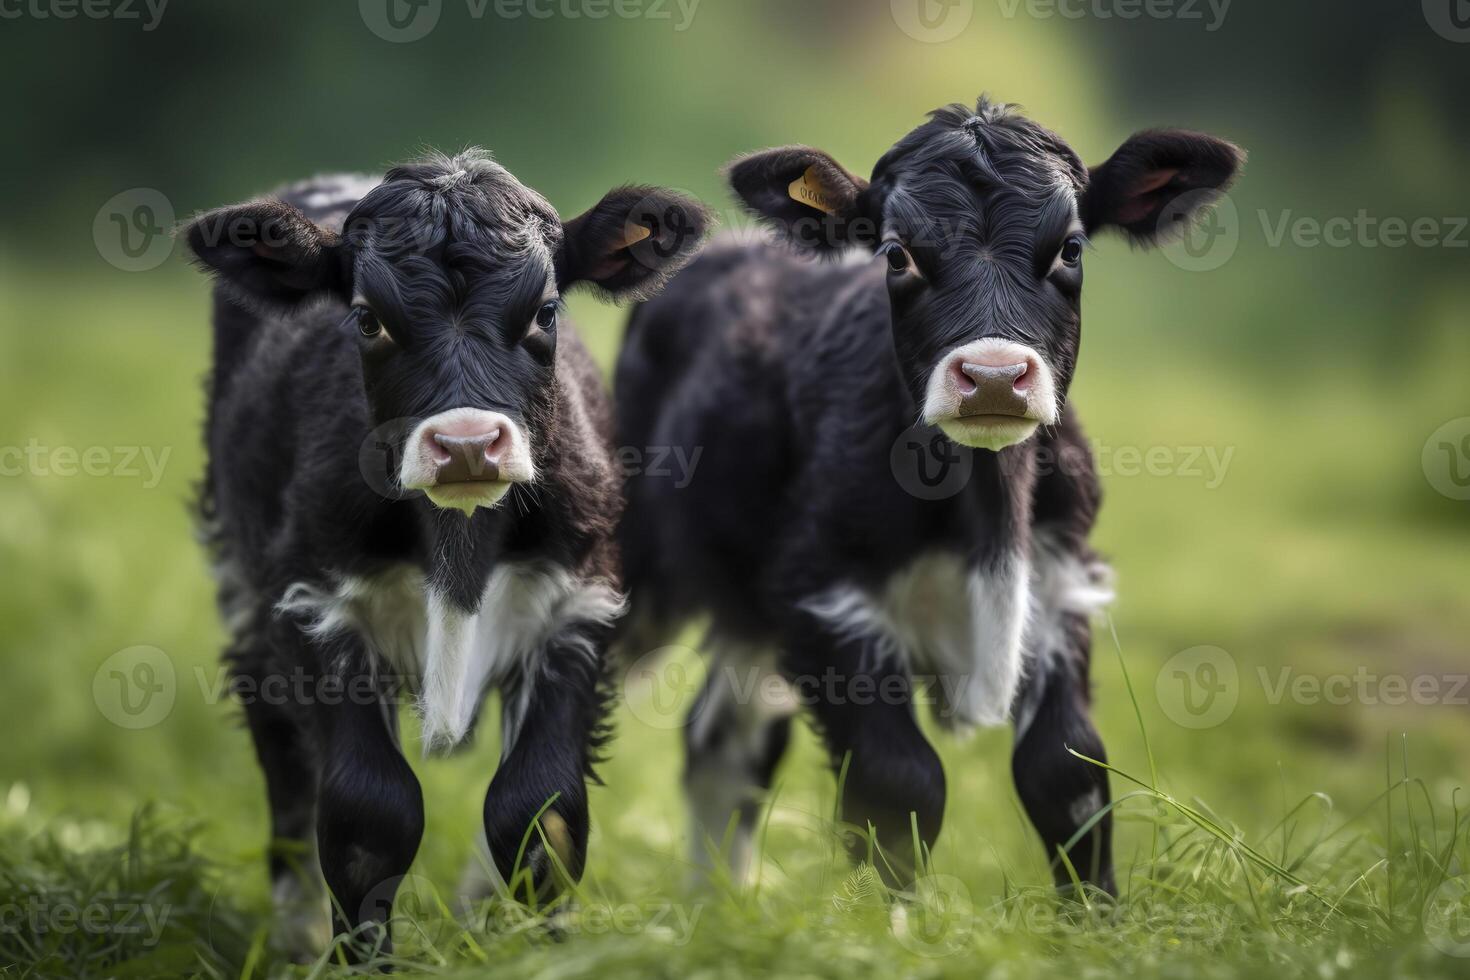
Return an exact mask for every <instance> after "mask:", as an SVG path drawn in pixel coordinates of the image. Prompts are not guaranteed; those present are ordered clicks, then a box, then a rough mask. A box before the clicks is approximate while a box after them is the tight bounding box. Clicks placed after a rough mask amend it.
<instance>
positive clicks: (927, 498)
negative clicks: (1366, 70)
mask: <svg viewBox="0 0 1470 980" xmlns="http://www.w3.org/2000/svg"><path fill="white" fill-rule="evenodd" d="M1241 159H1242V155H1241V153H1240V151H1239V150H1237V149H1236V148H1235V147H1233V146H1231V145H1230V144H1228V143H1225V142H1223V141H1221V140H1217V139H1214V138H1212V137H1209V136H1204V135H1201V134H1197V133H1189V132H1183V131H1178V130H1159V131H1153V132H1148V133H1142V134H1139V135H1137V136H1134V137H1133V138H1131V139H1130V140H1128V141H1127V142H1126V143H1125V144H1124V145H1123V146H1122V148H1120V149H1119V150H1118V151H1117V153H1115V154H1114V155H1113V157H1112V158H1111V159H1110V160H1108V161H1107V162H1106V163H1105V164H1103V165H1102V166H1100V167H1094V168H1092V169H1090V170H1089V169H1088V168H1087V167H1085V166H1083V165H1082V162H1081V161H1080V160H1079V159H1078V157H1077V155H1076V154H1075V153H1074V152H1073V151H1072V149H1071V148H1070V147H1068V146H1067V144H1066V143H1064V142H1063V141H1062V140H1061V139H1060V138H1058V137H1057V136H1055V135H1054V134H1052V133H1050V132H1049V131H1047V130H1045V129H1043V128H1042V127H1040V126H1038V125H1036V124H1035V123H1033V122H1030V121H1028V120H1027V119H1025V118H1023V117H1022V116H1021V115H1019V114H1018V113H1017V112H1016V111H1014V110H1013V109H1012V108H1010V107H1008V106H1002V105H995V104H992V103H990V102H988V101H986V100H984V99H982V100H981V101H980V102H979V104H978V105H976V106H975V107H974V108H973V109H971V108H970V107H967V106H962V105H952V106H948V107H945V108H942V109H939V110H937V111H936V112H934V113H933V114H932V116H931V119H930V121H929V122H927V123H925V124H924V125H922V126H919V127H918V128H917V129H915V130H914V131H913V132H911V133H909V134H908V135H907V136H905V137H904V138H903V139H901V140H900V141H899V142H898V143H897V144H896V145H895V146H894V147H893V148H892V149H891V150H889V151H888V152H887V153H886V154H885V155H884V156H883V158H882V159H881V160H879V161H878V163H877V165H876V166H875V167H874V169H873V175H872V179H871V180H867V181H865V180H862V179H861V178H858V177H856V176H853V175H852V174H850V173H849V172H848V171H847V170H845V169H844V168H842V167H841V166H840V165H838V164H837V163H836V161H834V160H832V158H830V157H829V156H827V155H826V154H824V153H821V152H820V151H817V150H813V149H809V148H806V147H789V148H785V149H779V150H770V151H766V152H763V153H757V154H754V155H751V156H748V157H745V158H743V159H740V160H737V161H736V162H735V163H734V164H732V165H731V167H730V169H729V179H730V183H731V185H732V186H733V188H734V189H735V192H736V194H737V195H738V196H739V197H740V199H741V200H742V201H743V202H744V203H745V205H746V206H747V207H749V208H750V209H751V210H752V211H753V212H754V213H755V214H756V215H757V216H758V217H760V218H762V219H763V220H765V221H766V222H767V223H769V224H771V225H772V226H774V227H775V228H777V229H778V230H779V231H780V232H782V233H783V236H784V237H785V238H787V239H789V243H788V244H790V245H792V246H794V248H795V250H796V251H797V252H801V251H804V252H806V253H808V254H817V255H827V254H833V255H836V254H839V253H842V260H841V261H834V262H816V261H811V260H810V259H809V258H804V257H802V256H801V255H798V254H794V253H793V250H792V249H791V248H784V247H777V246H775V245H771V244H766V243H759V244H735V243H728V244H722V245H718V246H713V247H711V248H709V249H707V250H706V251H705V252H704V254H703V255H701V256H700V258H699V259H698V260H697V261H696V262H694V263H693V264H692V265H691V266H690V267H689V268H688V269H687V270H686V271H685V272H683V273H682V274H681V275H680V276H679V278H678V279H677V280H676V281H675V282H674V283H673V285H672V286H671V287H670V288H669V289H668V290H667V291H666V292H665V293H664V294H663V295H662V296H660V297H659V298H658V299H655V300H653V301H651V302H648V303H645V304H643V305H642V306H641V307H639V308H638V309H637V310H636V311H635V313H634V314H633V316H632V318H631V321H630V323H629V327H628V336H627V341H626V344H625V346H624V349H623V352H622V356H621V359H620V361H619V364H618V370H617V377H616V397H617V407H618V418H619V425H620V432H619V439H620V441H621V442H623V443H625V444H628V445H661V446H672V447H677V448H679V449H682V450H683V451H684V452H685V453H686V454H689V453H692V452H693V451H695V449H698V450H699V451H701V453H702V455H701V456H700V460H701V464H700V468H699V469H698V471H697V473H696V474H695V475H694V478H693V480H692V482H690V483H689V485H688V486H687V487H686V488H682V489H681V488H678V487H675V486H674V485H673V483H672V482H671V481H667V480H660V479H654V478H651V477H647V476H643V477H637V478H634V479H631V480H629V481H628V482H627V493H628V509H627V512H626V514H625V517H624V521H623V524H622V531H621V537H622V542H623V546H624V560H625V570H626V573H627V582H628V586H629V594H630V597H631V600H632V602H633V604H634V608H633V614H634V617H635V620H634V621H635V622H636V623H637V624H638V626H637V629H636V630H634V631H633V632H632V634H631V635H634V636H639V637H655V636H656V635H657V633H658V632H659V631H660V630H665V629H669V628H672V627H673V626H674V625H675V624H676V623H678V622H679V621H681V620H683V619H685V618H687V617H689V616H692V615H694V614H696V613H699V612H707V613H708V614H709V615H710V617H711V619H712V625H711V639H712V643H711V646H712V647H713V648H714V649H715V650H716V651H717V655H716V660H715V663H714V664H713V665H712V667H711V670H712V671H713V672H714V674H716V675H720V674H723V673H728V672H731V671H733V672H734V674H735V675H740V674H741V672H742V671H747V670H748V668H746V667H744V666H743V664H746V663H749V662H750V660H751V656H752V654H751V653H750V651H767V652H775V654H776V660H777V662H778V664H779V670H780V671H781V673H782V674H784V675H785V677H786V679H787V681H788V682H790V683H791V684H792V685H793V687H794V688H795V690H797V691H798V692H805V693H807V694H808V695H810V696H808V697H802V698H799V699H798V700H800V701H803V702H806V703H809V704H810V707H811V709H812V713H813V716H814V718H815V720H816V722H817V723H818V725H819V728H820V730H821V731H822V733H823V735H824V737H825V739H826V742H827V746H828V749H829V750H830V753H831V758H832V764H833V767H834V769H836V768H840V767H842V766H843V765H846V782H845V785H844V795H843V811H844V817H845V820H846V822H847V823H848V824H850V825H855V827H856V828H858V829H859V830H865V829H866V828H868V827H872V828H873V829H875V830H876V832H877V838H878V841H879V844H880V845H881V846H882V847H883V849H884V850H885V851H886V860H885V861H881V862H880V867H883V868H886V867H892V868H893V869H894V870H895V871H896V872H897V876H898V877H899V878H903V877H906V876H907V874H908V873H910V871H911V868H912V865H913V862H914V861H915V859H916V857H917V856H916V855H914V854H913V853H912V852H913V847H912V844H911V841H912V839H913V829H914V828H917V831H918V838H919V840H920V841H921V842H923V843H925V844H928V843H932V841H933V840H934V839H935V837H936V836H937V835H938V833H939V828H940V823H941V820H942V817H943V810H944V774H943V772H942V771H941V769H940V765H939V761H938V758H937V757H936V756H935V754H934V751H933V750H932V749H931V748H930V746H929V744H928V743H927V741H926V740H925V738H924V736H923V734H922V733H921V732H920V730H919V727H918V722H917V719H916V717H915V712H914V703H915V701H916V700H917V693H918V691H919V690H920V689H921V688H923V689H926V690H927V691H928V692H929V693H930V694H931V695H932V697H929V698H927V700H931V701H932V702H933V703H934V706H935V714H936V716H937V718H938V720H939V721H940V723H942V724H944V725H946V726H952V727H960V728H963V727H968V726H973V725H991V724H1000V723H1003V722H1005V721H1007V720H1010V721H1012V722H1013V723H1014V725H1015V727H1016V747H1015V763H1014V767H1015V776H1016V782H1017V786H1018V789H1019V792H1020V796H1021V800H1022V802H1023V804H1024V805H1025V807H1026V811H1027V813H1028V814H1030V816H1031V819H1032V821H1033V822H1034V823H1035V825H1036V827H1037V829H1038V831H1039V832H1040V834H1041V837H1042V839H1043V842H1044V843H1045V845H1046V847H1047V849H1048V852H1049V854H1050V855H1051V856H1052V857H1053V859H1054V863H1053V866H1054V868H1055V869H1056V875H1057V880H1058V881H1059V882H1065V881H1066V880H1067V872H1066V868H1065V865H1064V864H1063V863H1062V862H1061V861H1060V860H1059V857H1058V854H1057V852H1058V849H1059V848H1061V847H1063V846H1064V845H1066V844H1067V843H1068V842H1069V841H1071V839H1072V837H1073V836H1074V835H1076V834H1077V833H1078V831H1079V830H1080V828H1082V827H1083V826H1084V825H1085V824H1086V823H1087V821H1088V820H1089V819H1090V818H1092V817H1093V816H1094V815H1096V814H1097V813H1098V812H1099V810H1102V809H1103V808H1104V807H1106V806H1107V803H1108V787H1107V781H1106V779H1105V778H1104V775H1103V773H1102V772H1101V771H1099V770H1098V769H1097V768H1096V767H1093V766H1090V765H1089V764H1087V763H1085V762H1081V761H1079V760H1078V759H1076V758H1075V757H1074V756H1072V755H1071V754H1070V753H1068V751H1067V749H1068V748H1069V747H1070V748H1074V749H1077V750H1078V751H1081V752H1083V753H1085V754H1088V755H1090V756H1093V757H1095V758H1101V757H1102V754H1103V749H1102V744H1101V741H1100V740H1099V738H1098V735H1097V732H1096V731H1095V730H1094V728H1093V726H1092V723H1091V721H1090V720H1089V718H1088V661H1089V628H1088V617H1089V615H1090V613H1091V612H1092V611H1093V610H1094V609H1096V608H1097V607H1098V606H1099V605H1100V604H1101V603H1102V602H1104V601H1106V599H1107V597H1108V593H1107V588H1106V576H1105V573H1106V569H1104V568H1103V567H1102V566H1101V565H1100V563H1099V562H1098V561H1097V560H1096V558H1095V556H1094V555H1093V554H1092V552H1091V551H1090V549H1089V548H1088V545H1087V537H1088V532H1089V530H1090V529H1091V527H1092V523H1093V518H1094V515H1095V513H1096V510H1097V504H1098V498H1099V490H1098V482H1097V477H1096V474H1095V471H1094V468H1093V465H1092V460H1091V457H1090V455H1089V453H1088V451H1087V446H1086V443H1085V440H1084V439H1083V436H1082V432H1081V428H1080V427H1079V425H1078V423H1077V420H1076V417H1075V415H1074V414H1073V413H1072V411H1071V410H1070V409H1069V408H1066V407H1065V401H1066V394H1067V391H1068V387H1069V385H1070V383H1071V380H1072V375H1073V370H1074V368H1075V365H1076V360H1077V354H1078V348H1079V342H1080V338H1081V290H1082V253H1083V251H1084V246H1085V243H1086V240H1087V236H1088V235H1090V234H1093V233H1095V232H1098V231H1100V230H1102V229H1105V228H1110V227H1111V228H1117V229H1121V230H1122V231H1124V232H1125V233H1127V234H1128V235H1129V236H1130V237H1131V238H1132V239H1133V240H1134V241H1135V242H1138V243H1143V244H1147V243H1149V242H1152V241H1154V240H1155V239H1156V238H1157V237H1159V236H1160V235H1161V234H1167V233H1168V232H1170V231H1172V230H1173V229H1174V228H1176V227H1178V226H1179V225H1180V224H1182V222H1183V221H1186V220H1188V219H1189V218H1190V217H1192V216H1193V213H1194V212H1195V211H1196V210H1197V209H1198V207H1199V206H1201V205H1203V204H1206V203H1208V202H1209V201H1210V200H1211V199H1212V196H1213V195H1215V194H1217V193H1218V192H1219V191H1220V190H1221V189H1222V188H1223V187H1224V186H1226V185H1227V184H1228V183H1229V181H1230V180H1231V179H1232V177H1233V176H1234V174H1235V171H1236V169H1237V168H1238V166H1239V164H1240V162H1241ZM1188 192H1197V193H1188ZM1181 195H1185V196H1183V197H1181ZM1180 202H1187V205H1188V206H1184V205H1183V204H1181V203H1180ZM865 256H873V258H865ZM824 678H827V679H828V680H824ZM712 683H715V682H712ZM718 683H719V684H720V685H722V686H724V687H729V686H732V685H730V683H729V682H727V681H720V682H718ZM741 689H743V690H746V691H747V692H749V691H752V690H755V691H759V690H761V688H760V687H759V686H755V687H752V686H750V685H745V686H743V687H742V688H741ZM770 707H771V706H770V705H763V704H761V703H759V698H758V697H757V698H752V697H749V696H747V697H746V698H745V699H744V700H743V701H739V700H738V699H737V701H736V702H735V703H731V704H726V705H724V707H723V709H722V711H721V712H720V713H719V714H718V715H717V716H716V717H715V718H713V719H712V718H708V717H706V713H705V712H701V713H700V714H699V715H698V716H697V717H696V718H695V719H694V720H693V722H692V725H694V726H696V727H698V728H700V729H701V738H700V739H691V755H690V767H691V771H697V770H699V769H700V768H701V767H707V766H708V765H709V761H708V759H707V755H708V753H707V752H706V751H705V750H704V749H703V748H702V746H704V745H706V744H730V742H731V740H730V739H728V738H725V739H722V738H721V736H720V733H719V732H718V731H709V730H708V729H710V728H711V727H712V726H715V725H716V723H718V725H719V726H724V727H725V728H728V729H729V730H730V731H736V732H738V731H745V730H750V729H754V730H759V726H756V725H753V724H752V723H751V722H750V721H749V720H748V719H749V718H752V717H754V718H759V717H762V716H763V713H764V715H768V714H769V713H770V711H769V709H770ZM742 715H744V716H746V718H747V720H744V721H742V720H741V717H742ZM738 744H740V745H744V746H746V748H745V749H744V762H743V764H740V765H737V764H732V763H730V762H729V761H728V760H725V761H723V762H722V765H723V768H724V771H731V772H744V773H746V774H747V776H746V777H745V782H744V788H743V791H742V792H738V793H730V792H728V791H727V792H726V794H725V796H723V797H720V798H715V797H712V796H710V795H708V794H706V796H705V798H703V799H695V800H694V801H692V802H693V808H694V811H695V816H696V821H697V823H696V827H695V830H694V836H695V850H696V853H699V852H702V851H703V850H704V846H705V840H707V839H709V838H713V839H714V840H719V839H720V837H721V834H722V831H723V829H724V826H725V820H726V819H727V815H728V814H729V813H730V812H731V801H732V800H734V801H740V802H741V804H742V805H743V806H746V807H747V809H748V800H749V798H750V796H751V795H752V794H753V793H754V792H756V791H757V790H758V788H759V786H760V785H762V784H763V782H768V781H769V771H770V768H771V766H773V765H774V761H773V760H771V759H770V758H769V756H768V755H762V753H765V752H768V748H769V743H768V742H766V741H762V740H761V739H746V740H744V741H743V742H739V743H738ZM688 783H689V785H690V786H691V789H695V790H698V789H699V788H700V787H701V786H704V785H707V781H706V782H704V783H702V782H699V781H696V780H689V781H688ZM911 815H912V816H911ZM748 825H749V821H748V819H747V820H745V821H744V826H746V827H747V828H748ZM1110 827H1111V824H1110V821H1109V820H1108V819H1107V818H1104V819H1102V820H1101V821H1100V822H1099V823H1097V824H1096V826H1094V827H1093V828H1092V829H1091V830H1090V831H1089V832H1088V833H1087V834H1085V835H1083V836H1082V837H1081V838H1080V839H1079V840H1078V841H1077V842H1076V843H1075V844H1074V845H1073V846H1072V848H1071V850H1070V852H1069V854H1068V858H1069V860H1070V861H1071V862H1072V864H1073V865H1074V866H1075V868H1076V870H1077V872H1078V873H1079V874H1081V875H1082V876H1084V877H1085V878H1086V879H1087V880H1089V881H1091V882H1093V883H1095V884H1097V885H1099V886H1101V887H1102V888H1105V889H1109V890H1111V889H1112V888H1113V887H1114V883H1113V868H1112V858H1111V855H1110V853H1109V850H1110V848H1109V835H1110ZM855 846H857V847H859V848H861V846H862V845H861V842H860V841H858V842H855Z"/></svg>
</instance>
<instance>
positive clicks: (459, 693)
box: [277, 564, 623, 751]
mask: <svg viewBox="0 0 1470 980" xmlns="http://www.w3.org/2000/svg"><path fill="white" fill-rule="evenodd" d="M277 609H279V610H281V611H284V612H300V613H305V614H306V615H308V616H309V617H310V618H311V620H312V623H311V626H310V627H309V630H310V632H311V633H312V634H313V635H317V636H325V635H329V634H331V633H334V632H337V631H339V630H343V629H352V630H355V631H356V632H358V633H359V634H360V635H361V636H362V637H363V638H364V639H365V640H366V641H367V643H368V646H369V648H370V649H371V650H372V652H373V654H374V655H375V656H376V657H377V658H378V659H379V660H381V661H382V662H384V663H386V664H388V665H389V666H390V667H391V669H392V670H394V671H395V672H396V673H398V674H399V675H401V676H403V677H404V678H405V680H407V681H408V683H409V684H410V686H411V689H413V690H416V691H417V693H418V710H419V714H420V716H421V717H422V718H423V738H424V745H425V749H426V750H427V751H433V750H435V749H443V748H449V747H452V746H454V745H456V744H458V743H459V742H461V741H463V740H464V738H465V736H466V735H467V734H468V733H469V728H470V724H471V723H472V722H473V721H474V718H475V713H476V711H477V710H478V709H479V706H480V702H481V701H482V700H483V699H484V696H485V692H486V691H487V690H488V689H489V688H491V687H493V686H496V685H498V684H500V683H501V682H503V681H504V680H505V679H506V678H508V677H509V676H510V675H511V674H512V672H513V671H514V670H515V669H516V668H521V669H522V670H523V672H524V673H526V674H527V675H531V674H534V673H535V669H536V667H537V666H538V658H539V657H540V656H541V654H542V652H543V651H544V649H545V647H546V645H547V643H548V642H549V641H550V640H551V639H553V638H554V637H556V636H557V635H558V634H562V633H564V632H565V631H567V630H570V629H573V628H575V627H576V626H578V625H583V624H598V625H601V624H606V623H610V622H611V621H612V620H614V619H616V618H617V616H618V615H620V614H621V612H622V609H623V601H622V597H621V596H619V595H618V593H617V592H616V591H614V590H613V589H612V588H611V587H610V586H608V585H607V584H605V583H602V582H586V581H582V580H580V579H577V578H576V577H574V576H573V575H572V574H571V573H570V572H568V571H567V570H566V569H564V568H560V567H558V566H555V565H550V564H502V565H500V566H497V567H496V569H495V570H494V571H493V572H492V573H491V574H490V578H489V580H488V581H487V582H486V583H485V589H484V591H483V592H482V593H481V595H480V602H479V605H478V606H477V607H476V609H475V610H474V611H473V612H469V613H467V612H465V611H464V610H462V609H459V608H458V607H456V606H455V605H453V604H452V603H450V602H448V601H447V600H446V599H445V598H444V597H443V596H441V595H439V594H438V593H436V592H435V591H434V590H433V589H431V588H428V587H427V586H426V584H425V582H424V578H423V575H422V573H420V572H418V571H417V570H413V569H409V568H407V567H402V568H399V569H396V570H395V571H393V572H390V573H388V574H385V575H381V576H377V577H376V578H372V579H361V578H353V577H344V578H342V579H339V580H338V581H337V583H336V587H335V588H334V589H333V590H332V591H324V590H322V589H318V588H314V587H312V586H309V585H306V584H304V583H298V584H296V585H294V586H292V587H291V588H290V589H288V590H287V592H286V594H285V596H284V597H283V598H282V599H281V601H280V602H279V603H278V604H277ZM568 645H569V646H572V647H575V648H576V649H577V652H579V653H581V654H583V655H585V656H587V657H589V658H590V657H592V656H595V651H594V649H593V647H592V644H591V641H590V640H587V639H585V638H580V637H573V638H570V639H569V644H568ZM529 694H530V685H523V687H522V690H521V696H520V697H519V698H517V699H516V702H515V703H508V704H506V705H505V706H504V712H503V713H504V715H505V720H506V725H505V740H504V745H503V746H502V751H509V749H510V746H511V745H512V744H513V743H514V741H515V735H516V734H517V733H518V732H519V729H520V723H521V722H522V721H523V720H524V718H525V711H526V706H527V699H528V698H529Z"/></svg>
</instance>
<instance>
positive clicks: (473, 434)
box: [423, 426, 510, 485]
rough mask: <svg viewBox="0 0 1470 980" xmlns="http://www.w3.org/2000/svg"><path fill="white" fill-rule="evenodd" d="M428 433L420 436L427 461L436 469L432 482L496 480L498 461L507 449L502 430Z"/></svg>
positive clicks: (451, 430)
mask: <svg viewBox="0 0 1470 980" xmlns="http://www.w3.org/2000/svg"><path fill="white" fill-rule="evenodd" d="M459 428H464V427H463V426H450V427H448V428H447V429H444V430H436V429H430V430H429V431H427V432H425V433H424V436H423V438H424V442H425V445H426V448H427V449H428V455H429V458H430V459H432V460H433V461H434V464H435V465H436V466H437V467H438V471H437V472H436V474H435V478H434V482H435V483H437V484H440V485H442V484H445V483H473V482H476V481H486V482H492V483H493V482H494V481H496V480H499V479H500V460H501V457H502V456H504V455H505V453H506V451H507V450H508V449H509V448H510V433H509V432H508V431H506V429H505V427H504V426H496V427H494V428H482V429H478V430H471V431H467V432H461V431H454V430H455V429H459Z"/></svg>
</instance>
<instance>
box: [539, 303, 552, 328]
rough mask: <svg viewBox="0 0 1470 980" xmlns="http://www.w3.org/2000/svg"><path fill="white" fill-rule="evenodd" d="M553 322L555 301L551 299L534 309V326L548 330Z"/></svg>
mask: <svg viewBox="0 0 1470 980" xmlns="http://www.w3.org/2000/svg"><path fill="white" fill-rule="evenodd" d="M554 323H556V302H555V301H554V300H553V301H552V302H550V303H547V304H546V305H545V306H543V307H541V309H539V310H537V311H536V326H538V327H540V328H541V329H542V330H550V329H551V326H552V324H554Z"/></svg>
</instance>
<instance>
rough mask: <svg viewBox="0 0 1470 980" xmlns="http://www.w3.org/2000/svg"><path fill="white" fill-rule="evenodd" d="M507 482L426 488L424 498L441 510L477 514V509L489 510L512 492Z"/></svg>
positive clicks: (456, 484)
mask: <svg viewBox="0 0 1470 980" xmlns="http://www.w3.org/2000/svg"><path fill="white" fill-rule="evenodd" d="M510 486H511V485H510V484H509V483H506V482H505V481H496V482H494V483H490V482H484V483H451V484H448V485H446V486H442V487H425V488H424V496H426V497H428V498H429V502H430V503H431V504H433V505H434V506H435V507H438V508H440V509H441V510H458V511H463V512H464V514H465V516H466V517H468V516H469V515H470V514H473V513H474V512H475V508H476V507H484V508H486V509H487V510H488V509H489V508H491V507H494V506H495V505H496V504H498V503H500V501H501V499H502V498H503V497H504V496H505V495H506V493H507V492H509V490H510Z"/></svg>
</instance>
